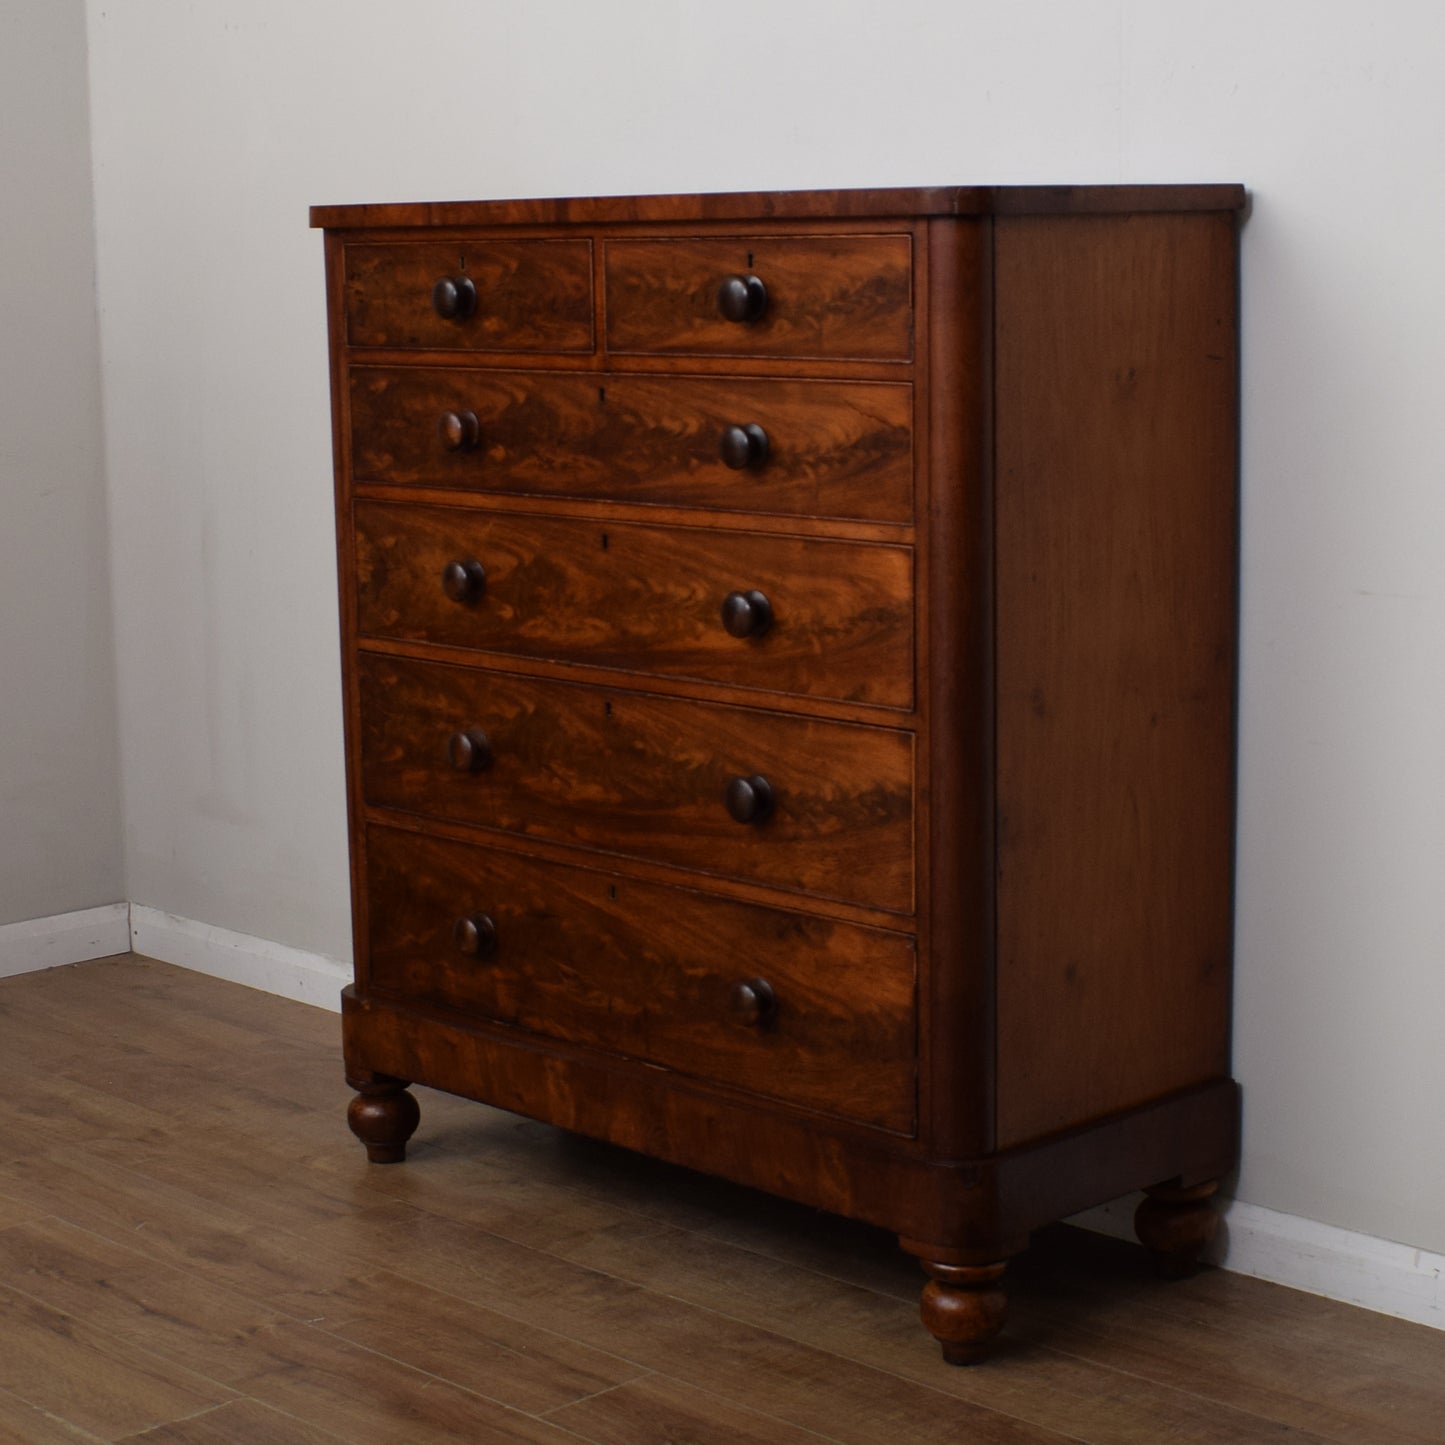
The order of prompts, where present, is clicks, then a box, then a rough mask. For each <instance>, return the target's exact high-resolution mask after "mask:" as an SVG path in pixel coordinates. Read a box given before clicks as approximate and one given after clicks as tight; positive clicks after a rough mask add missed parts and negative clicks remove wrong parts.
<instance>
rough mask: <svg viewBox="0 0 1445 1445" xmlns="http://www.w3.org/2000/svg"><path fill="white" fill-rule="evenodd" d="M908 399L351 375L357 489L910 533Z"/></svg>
mask: <svg viewBox="0 0 1445 1445" xmlns="http://www.w3.org/2000/svg"><path fill="white" fill-rule="evenodd" d="M912 406H913V391H912V387H911V386H909V385H907V384H906V383H904V384H897V383H868V382H816V381H783V380H778V381H762V380H757V379H751V380H749V379H737V378H732V377H695V376H677V377H674V376H639V375H636V374H632V375H627V374H602V375H591V374H578V373H575V372H547V371H536V370H533V371H491V370H488V371H480V370H475V369H471V370H464V369H460V368H456V369H453V368H432V367H374V366H357V367H353V368H352V370H351V436H352V443H351V466H352V472H353V475H354V476H355V478H356V480H357V481H358V482H362V483H366V482H374V483H384V484H387V485H408V486H409V485H420V486H430V487H455V488H460V489H464V490H470V491H491V492H528V493H536V494H539V495H546V496H572V497H602V498H607V499H611V500H617V501H628V502H651V503H664V504H670V505H675V506H696V507H714V508H724V509H728V510H732V511H748V512H760V513H778V514H786V515H792V516H810V517H811V516H818V517H847V518H856V519H858V520H862V521H878V522H908V521H910V520H911V519H912V516H913V447H912V430H913V416H912Z"/></svg>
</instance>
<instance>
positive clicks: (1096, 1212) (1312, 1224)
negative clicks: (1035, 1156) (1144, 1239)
mask: <svg viewBox="0 0 1445 1445" xmlns="http://www.w3.org/2000/svg"><path fill="white" fill-rule="evenodd" d="M1142 1197H1143V1196H1142V1195H1138V1194H1136V1195H1133V1196H1131V1197H1130V1198H1128V1199H1119V1200H1115V1201H1114V1202H1113V1203H1112V1204H1105V1205H1101V1206H1100V1207H1099V1208H1098V1209H1090V1210H1087V1211H1086V1212H1085V1213H1083V1214H1078V1215H1075V1216H1074V1218H1073V1219H1071V1220H1070V1221H1069V1222H1070V1223H1071V1224H1078V1225H1081V1226H1083V1228H1085V1229H1092V1230H1095V1231H1096V1232H1097V1233H1099V1234H1108V1235H1112V1236H1113V1237H1114V1238H1116V1239H1133V1238H1134V1226H1133V1221H1134V1209H1135V1206H1136V1205H1137V1203H1138V1201H1139V1200H1140V1199H1141V1198H1142ZM1221 1213H1222V1214H1223V1215H1224V1228H1223V1229H1221V1230H1220V1232H1219V1234H1220V1237H1219V1239H1218V1241H1217V1242H1216V1244H1215V1248H1214V1251H1213V1254H1212V1262H1213V1263H1215V1264H1217V1265H1219V1267H1220V1268H1221V1269H1227V1270H1232V1271H1233V1272H1234V1273H1235V1274H1247V1275H1252V1276H1253V1277H1254V1278H1255V1279H1265V1280H1269V1281H1271V1282H1272V1283H1274V1284H1283V1285H1288V1286H1289V1287H1290V1288H1291V1289H1298V1290H1304V1291H1305V1293H1307V1294H1317V1295H1323V1296H1324V1297H1325V1298H1326V1299H1333V1300H1340V1301H1341V1302H1342V1303H1344V1304H1351V1305H1358V1306H1359V1307H1360V1308H1361V1309H1367V1310H1375V1311H1377V1312H1378V1313H1379V1314H1385V1315H1393V1316H1395V1318H1396V1319H1402V1320H1410V1321H1412V1322H1413V1323H1415V1324H1419V1325H1432V1326H1434V1328H1436V1329H1440V1330H1445V1255H1442V1254H1432V1253H1430V1252H1429V1251H1428V1250H1424V1249H1414V1248H1412V1247H1411V1246H1410V1245H1408V1244H1395V1243H1393V1242H1391V1241H1390V1240H1387V1239H1376V1238H1375V1237H1374V1236H1373V1235H1369V1234H1356V1233H1355V1232H1354V1231H1353V1230H1350V1229H1339V1228H1337V1227H1336V1226H1335V1225H1333V1224H1319V1223H1317V1222H1316V1221H1315V1220H1313V1219H1302V1218H1301V1217H1300V1216H1299V1215H1297V1214H1283V1213H1281V1212H1280V1211H1279V1210H1275V1209H1266V1208H1264V1206H1263V1205H1259V1204H1247V1203H1245V1202H1244V1201H1243V1200H1232V1201H1228V1202H1226V1203H1224V1204H1223V1205H1222V1206H1221Z"/></svg>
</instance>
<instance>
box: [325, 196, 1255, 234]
mask: <svg viewBox="0 0 1445 1445" xmlns="http://www.w3.org/2000/svg"><path fill="white" fill-rule="evenodd" d="M1245 204H1246V195H1245V190H1244V187H1243V186H1237V185H1183V186H1179V185H1154V186H931V187H928V186H925V187H916V188H911V189H910V188H907V187H897V188H893V189H873V190H862V189H860V190H852V191H737V192H731V193H722V194H718V195H679V196H579V197H575V198H572V199H568V200H552V199H547V200H541V199H536V200H532V199H528V200H496V201H422V202H384V203H382V204H370V205H365V204H363V205H351V206H312V208H311V224H312V225H313V226H324V227H327V228H328V229H331V230H340V231H344V230H354V229H358V228H367V229H370V228H374V227H388V226H398V227H414V226H425V227H438V226H554V225H626V224H629V223H637V222H650V223H668V222H689V221H715V222H728V221H742V222H752V223H754V224H755V223H756V221H757V219H758V217H760V216H766V217H769V218H770V219H772V220H777V221H793V220H813V221H830V220H834V219H836V218H840V217H857V218H861V219H868V220H872V219H875V218H877V217H894V218H902V217H913V216H924V217H926V216H960V217H967V216H993V215H1011V216H1019V215H1059V214H1065V215H1078V214H1105V215H1108V214H1118V213H1125V214H1144V213H1155V212H1161V211H1242V210H1243V209H1244V207H1245Z"/></svg>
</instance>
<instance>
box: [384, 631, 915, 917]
mask: <svg viewBox="0 0 1445 1445" xmlns="http://www.w3.org/2000/svg"><path fill="white" fill-rule="evenodd" d="M357 672H358V679H359V683H360V700H361V715H362V724H361V728H362V731H361V738H360V758H359V763H358V765H359V768H360V776H361V780H362V789H363V794H364V796H365V799H366V801H367V802H368V803H370V804H372V805H374V806H377V807H382V808H395V809H399V810H404V811H407V812H414V813H424V814H426V815H428V816H430V817H435V818H448V819H451V820H453V821H455V822H462V823H472V824H475V825H477V826H479V827H484V828H491V829H496V830H499V831H502V832H506V833H511V834H516V835H518V836H528V837H538V838H550V839H553V840H555V841H558V842H565V843H573V844H577V845H579V846H582V847H586V848H595V849H599V850H601V851H604V852H607V853H613V854H618V855H623V856H636V857H642V858H651V859H656V860H658V861H662V862H667V863H672V864H675V865H678V866H681V867H684V868H690V869H696V870H698V871H701V872H707V873H711V874H715V875H718V876H719V877H723V878H747V879H753V880H755V881H757V882H760V883H765V884H767V885H769V886H770V887H773V888H779V889H789V890H795V891H801V892H807V893H810V894H815V895H817V896H819V897H824V898H839V899H844V900H851V901H855V902H865V903H869V904H872V905H874V906H876V907H879V908H887V909H891V910H893V911H895V912H898V913H905V914H906V913H909V912H911V910H912V907H913V821H912V813H913V755H914V747H913V737H912V735H911V734H910V733H908V732H906V731H903V730H900V729H895V728H873V727H858V726H856V725H852V724H847V723H833V722H823V721H819V720H815V719H812V718H800V717H785V716H783V715H781V714H778V713H769V712H762V711H759V710H757V709H753V708H740V707H730V706H724V705H721V704H703V703H696V702H689V701H683V700H679V699H675V698H662V697H650V696H648V695H646V694H645V693H637V692H630V691H624V690H622V689H621V688H595V687H582V686H577V685H573V684H568V683H559V682H550V681H543V680H541V679H537V678H529V677H521V676H505V675H503V674H501V673H482V672H477V671H475V670H473V669H471V668H465V667H452V666H447V665H444V664H440V663H431V662H418V661H415V660H414V659H410V658H400V657H385V656H376V655H368V654H363V655H362V656H361V657H360V658H359V659H358V665H357ZM468 728H478V729H480V730H481V731H482V732H483V733H485V736H486V739H487V743H488V748H489V752H490V757H491V761H490V763H489V765H488V766H486V767H485V768H484V769H482V770H478V771H472V770H470V769H468V770H465V771H462V770H458V769H457V768H456V767H455V765H454V763H453V760H452V747H451V740H452V739H453V738H454V737H455V735H456V733H457V732H458V731H461V732H465V730H466V729H468ZM759 775H761V776H762V777H763V778H765V779H766V780H767V783H768V785H769V789H770V791H771V794H772V809H771V812H770V813H766V810H763V811H764V813H765V816H758V817H757V819H756V821H755V822H752V823H751V825H750V826H739V822H738V821H737V820H736V819H735V817H734V815H733V813H732V811H731V806H730V799H729V788H730V785H731V784H732V783H733V781H734V780H735V779H738V778H742V779H752V778H754V777H756V776H759ZM760 791H761V790H760V789H756V788H755V789H754V792H760ZM738 806H741V805H740V804H739V805H738ZM743 821H744V822H746V821H748V820H743Z"/></svg>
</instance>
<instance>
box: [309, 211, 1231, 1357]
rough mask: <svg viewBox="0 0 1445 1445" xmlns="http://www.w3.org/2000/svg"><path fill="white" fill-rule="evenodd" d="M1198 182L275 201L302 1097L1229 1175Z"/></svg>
mask: <svg viewBox="0 0 1445 1445" xmlns="http://www.w3.org/2000/svg"><path fill="white" fill-rule="evenodd" d="M1243 204H1244V193H1243V191H1242V189H1241V188H1239V187H1236V186H1180V187H1147V186H1145V187H1140V186H1131V187H1112V188H1109V187H1106V188H1091V187H1030V188H1018V189H1013V188H1008V187H952V188H937V189H930V190H907V191H860V192H804V193H791V194H777V195H737V196H701V197H698V196H653V197H603V198H581V199H575V200H556V201H550V200H548V201H508V202H457V203H450V202H449V203H442V204H437V205H395V206H393V205H384V206H361V207H324V208H318V209H317V210H316V211H315V212H313V221H314V223H315V224H318V225H324V226H325V227H326V228H327V237H326V248H327V252H326V254H327V275H328V285H329V314H330V323H331V359H332V403H333V425H334V441H335V455H336V498H337V525H338V540H339V558H340V581H341V615H342V632H343V662H344V677H345V687H346V731H347V748H348V754H347V756H348V767H347V775H348V784H349V790H350V792H349V801H350V818H351V844H352V870H353V905H354V912H355V937H356V940H357V958H356V983H355V985H354V987H353V988H350V989H348V990H346V992H345V994H344V997H343V1020H344V1039H345V1052H346V1064H347V1077H348V1079H349V1080H350V1082H351V1083H352V1084H353V1086H354V1087H355V1088H356V1089H357V1091H358V1098H357V1100H356V1101H355V1103H354V1104H353V1108H352V1113H351V1122H352V1127H353V1129H354V1130H355V1132H356V1133H357V1135H358V1137H360V1138H361V1140H362V1141H363V1143H364V1144H365V1145H366V1147H367V1150H368V1154H369V1156H370V1157H371V1158H372V1159H374V1160H376V1161H378V1162H394V1161H396V1160H398V1159H400V1158H401V1157H402V1155H403V1154H404V1151H405V1146H406V1140H407V1138H408V1136H409V1135H410V1134H411V1133H412V1131H413V1130H414V1129H415V1128H416V1127H417V1119H418V1116H417V1109H416V1104H415V1101H414V1099H413V1098H412V1095H411V1094H410V1093H408V1092H407V1088H406V1086H407V1084H408V1083H411V1082H420V1083H423V1084H427V1085H430V1086H432V1087H435V1088H441V1089H447V1090H451V1091H453V1092H456V1093H461V1094H465V1095H468V1096H471V1097H475V1098H478V1099H482V1100H485V1101H487V1102H490V1103H493V1104H496V1105H498V1106H500V1107H503V1108H508V1109H514V1110H517V1111H519V1112H521V1113H525V1114H530V1115H533V1116H535V1117H537V1118H540V1119H544V1120H548V1121H550V1122H552V1123H555V1124H558V1125H560V1126H562V1127H564V1128H568V1129H573V1130H578V1131H581V1132H584V1133H589V1134H593V1135H596V1136H598V1137H600V1138H605V1139H609V1140H612V1141H613V1142H615V1143H618V1144H622V1145H625V1146H627V1147H629V1148H634V1149H641V1150H645V1151H647V1152H649V1153H652V1154H655V1155H657V1156H658V1157H661V1158H664V1159H669V1160H673V1161H675V1162H677V1163H680V1164H684V1165H687V1166H689V1167H692V1168H697V1169H703V1170H708V1171H711V1172H713V1173H716V1174H720V1175H723V1176H726V1177H728V1178H731V1179H735V1180H738V1181H740V1182H743V1183H747V1184H750V1185H754V1186H757V1187H759V1188H763V1189H768V1190H772V1191H775V1192H777V1193H780V1194H783V1195H786V1196H788V1197H790V1198H793V1199H797V1200H801V1201H803V1202H805V1203H808V1204H810V1205H816V1206H819V1207H822V1208H826V1209H832V1210H837V1211H839V1212H842V1213H846V1214H849V1215H853V1216H855V1217H857V1218H860V1219H865V1220H869V1221H871V1222H873V1223H875V1224H880V1225H883V1226H885V1227H887V1228H889V1229H892V1230H894V1231H896V1232H897V1234H898V1235H899V1238H900V1241H901V1243H902V1245H903V1247H904V1248H905V1249H906V1250H908V1251H910V1252H911V1253H913V1254H915V1255H916V1256H918V1258H919V1260H920V1262H921V1263H922V1265H923V1269H924V1272H925V1274H926V1276H927V1283H926V1285H925V1287H924V1289H923V1296H922V1305H921V1309H922V1317H923V1322H924V1324H925V1326H926V1327H927V1328H928V1329H929V1330H930V1331H931V1332H932V1333H933V1334H934V1336H935V1337H936V1338H937V1339H938V1340H939V1342H940V1344H941V1346H942V1350H943V1354H944V1358H945V1359H947V1360H948V1361H950V1362H952V1363H955V1364H963V1363H969V1362H972V1361H974V1360H977V1359H979V1358H980V1357H981V1356H982V1355H983V1354H984V1353H985V1351H986V1348H987V1343H988V1340H989V1338H990V1337H991V1336H992V1335H993V1334H994V1333H996V1332H997V1331H998V1330H999V1329H1000V1328H1002V1327H1003V1324H1004V1319H1005V1313H1006V1299H1005V1292H1006V1291H1005V1284H1004V1274H1005V1263H1006V1261H1007V1259H1008V1258H1009V1257H1010V1256H1011V1255H1013V1254H1016V1253H1018V1252H1019V1251H1020V1250H1022V1249H1023V1248H1025V1247H1026V1245H1027V1242H1028V1235H1029V1232H1030V1231H1031V1230H1032V1229H1034V1228H1036V1227H1037V1226H1039V1225H1041V1224H1044V1223H1047V1222H1049V1221H1052V1220H1056V1219H1059V1218H1061V1217H1063V1216H1065V1215H1067V1214H1069V1213H1071V1212H1074V1211H1076V1210H1079V1209H1083V1208H1086V1207H1088V1206H1089V1205H1093V1204H1098V1203H1101V1202H1103V1201H1105V1200H1108V1199H1111V1198H1114V1197H1116V1196H1118V1195H1120V1194H1122V1193H1125V1192H1127V1191H1129V1190H1132V1189H1140V1188H1144V1189H1147V1190H1148V1191H1149V1198H1148V1201H1147V1203H1146V1204H1145V1205H1144V1206H1143V1207H1142V1208H1141V1210H1140V1212H1139V1217H1138V1218H1139V1222H1138V1229H1139V1233H1140V1237H1141V1238H1142V1239H1143V1240H1144V1242H1145V1243H1146V1244H1147V1245H1148V1246H1149V1247H1150V1248H1151V1249H1152V1250H1153V1251H1154V1252H1155V1253H1156V1255H1157V1256H1158V1257H1159V1259H1160V1261H1161V1263H1162V1265H1163V1267H1164V1268H1166V1269H1167V1270H1168V1271H1170V1272H1177V1271H1179V1270H1180V1269H1182V1268H1186V1267H1188V1266H1189V1264H1190V1263H1191V1261H1192V1260H1193V1259H1195V1258H1196V1257H1197V1256H1198V1254H1199V1252H1200V1251H1201V1250H1202V1249H1203V1248H1204V1247H1205V1246H1206V1245H1207V1244H1208V1241H1209V1240H1210V1238H1211V1237H1212V1232H1213V1228H1214V1225H1213V1219H1214V1216H1213V1215H1212V1214H1211V1213H1210V1210H1209V1205H1208V1199H1209V1197H1210V1195H1211V1194H1212V1193H1213V1191H1214V1189H1215V1188H1216V1183H1217V1181H1218V1179H1219V1178H1220V1176H1221V1175H1223V1174H1225V1173H1226V1172H1227V1171H1228V1170H1229V1169H1230V1168H1231V1167H1232V1165H1233V1162H1234V1159H1235V1155H1236V1151H1237V1139H1238V1117H1237V1111H1238V1091H1237V1089H1236V1087H1235V1085H1234V1083H1233V1081H1232V1080H1231V1079H1230V1078H1229V1075H1228V1067H1229V1063H1228V1059H1229V1035H1228V1014H1229V969H1230V936H1231V918H1230V914H1231V897H1230V873H1231V833H1232V826H1233V743H1234V738H1233V730H1234V667H1235V608H1236V581H1235V578H1236V565H1237V564H1236V550H1237V541H1236V519H1237V505H1236V476H1235V452H1236V438H1237V398H1236V392H1237V374H1238V363H1237V340H1236V337H1237V321H1236V308H1237V296H1238V281H1237V228H1238V220H1239V213H1240V210H1241V208H1242V206H1243Z"/></svg>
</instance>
